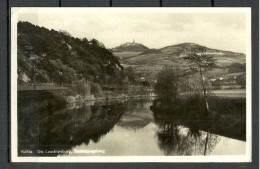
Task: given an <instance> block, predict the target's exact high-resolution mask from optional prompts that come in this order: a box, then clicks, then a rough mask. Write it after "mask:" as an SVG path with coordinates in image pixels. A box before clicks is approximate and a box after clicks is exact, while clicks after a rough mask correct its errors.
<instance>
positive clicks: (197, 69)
mask: <svg viewBox="0 0 260 169" xmlns="http://www.w3.org/2000/svg"><path fill="white" fill-rule="evenodd" d="M185 60H187V61H188V63H189V69H190V71H191V73H199V75H200V79H201V85H202V89H203V96H204V99H205V103H206V107H207V111H208V112H209V105H208V100H207V95H206V87H205V83H204V79H205V78H204V74H205V73H207V72H208V71H210V70H212V69H214V67H215V65H216V60H215V59H214V56H213V55H207V52H206V48H205V47H196V48H193V49H192V53H191V54H189V55H188V56H187V57H186V58H185Z"/></svg>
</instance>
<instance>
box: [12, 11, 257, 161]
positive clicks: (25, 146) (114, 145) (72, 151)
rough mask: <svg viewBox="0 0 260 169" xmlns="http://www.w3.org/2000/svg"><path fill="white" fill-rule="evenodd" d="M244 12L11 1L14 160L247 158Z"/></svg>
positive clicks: (247, 27) (247, 21) (247, 32)
mask: <svg viewBox="0 0 260 169" xmlns="http://www.w3.org/2000/svg"><path fill="white" fill-rule="evenodd" d="M251 130H252V129H251V9H250V8H12V9H11V160H12V162H250V161H251V149H252V145H251V142H252V134H251Z"/></svg>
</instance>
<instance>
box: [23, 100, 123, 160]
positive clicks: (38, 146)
mask: <svg viewBox="0 0 260 169" xmlns="http://www.w3.org/2000/svg"><path fill="white" fill-rule="evenodd" d="M124 109H125V105H124V104H114V105H109V106H107V105H103V106H96V105H94V106H82V107H80V108H79V107H77V109H61V110H58V111H49V109H48V108H46V107H45V108H41V109H38V111H37V108H36V109H29V110H31V111H30V112H23V111H20V112H19V118H18V126H19V129H18V130H19V131H18V133H19V135H18V149H19V150H22V149H31V150H70V149H71V147H73V146H75V145H79V144H82V143H85V144H88V143H89V142H90V140H92V141H93V142H98V141H99V140H100V139H101V137H102V136H103V135H106V134H107V133H108V132H109V131H110V130H111V129H112V128H113V127H114V125H115V123H117V122H118V121H119V119H120V117H121V115H122V113H123V112H124ZM19 110H21V109H19ZM34 153H35V152H34ZM19 155H22V154H19ZM23 155H24V154H23ZM34 155H35V156H37V155H38V156H39V155H41V156H46V155H48V156H56V155H57V153H52V154H34Z"/></svg>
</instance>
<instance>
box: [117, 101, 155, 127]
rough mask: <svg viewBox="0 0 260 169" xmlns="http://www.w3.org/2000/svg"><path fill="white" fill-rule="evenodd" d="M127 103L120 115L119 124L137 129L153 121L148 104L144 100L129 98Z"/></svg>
mask: <svg viewBox="0 0 260 169" xmlns="http://www.w3.org/2000/svg"><path fill="white" fill-rule="evenodd" d="M127 103H128V104H127V108H126V112H125V113H124V115H123V116H122V117H121V119H120V122H119V123H118V125H119V126H121V127H123V128H127V129H133V130H137V129H140V128H143V127H145V126H146V125H148V124H149V123H150V122H151V121H153V116H152V114H151V113H150V110H149V107H150V104H147V103H146V101H145V100H131V101H128V102H127Z"/></svg>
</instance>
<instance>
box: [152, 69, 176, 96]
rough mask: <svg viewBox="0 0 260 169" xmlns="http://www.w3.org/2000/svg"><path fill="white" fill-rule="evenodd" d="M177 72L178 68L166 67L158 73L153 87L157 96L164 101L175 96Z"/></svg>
mask: <svg viewBox="0 0 260 169" xmlns="http://www.w3.org/2000/svg"><path fill="white" fill-rule="evenodd" d="M179 72H180V70H179V69H172V68H169V67H166V68H164V69H163V70H162V71H161V72H159V73H158V76H157V83H156V84H155V86H154V89H155V93H156V94H157V95H158V96H159V98H161V99H164V100H166V101H170V100H171V99H176V98H177V96H178V85H179V78H180V75H179Z"/></svg>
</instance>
